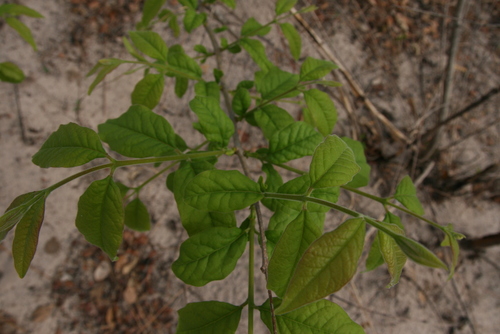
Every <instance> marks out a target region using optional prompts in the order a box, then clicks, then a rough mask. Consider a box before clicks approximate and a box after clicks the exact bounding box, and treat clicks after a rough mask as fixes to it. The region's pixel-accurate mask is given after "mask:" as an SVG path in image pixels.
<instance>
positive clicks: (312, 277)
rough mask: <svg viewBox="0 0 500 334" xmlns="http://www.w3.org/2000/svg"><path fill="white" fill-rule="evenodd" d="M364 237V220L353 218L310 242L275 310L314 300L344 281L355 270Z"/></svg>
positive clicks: (293, 308)
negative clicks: (281, 300)
mask: <svg viewBox="0 0 500 334" xmlns="http://www.w3.org/2000/svg"><path fill="white" fill-rule="evenodd" d="M364 238H365V221H364V219H363V218H354V219H349V220H347V221H346V222H344V223H343V224H341V225H340V226H339V227H337V229H335V230H334V231H332V232H328V233H325V234H324V235H323V236H321V237H320V238H319V239H317V240H316V241H315V242H313V243H312V244H311V246H309V248H308V249H307V250H306V251H305V253H304V255H303V256H302V258H301V259H300V261H299V263H298V264H297V268H296V270H295V272H294V274H293V276H292V278H291V280H290V284H289V285H288V288H287V290H286V293H285V296H284V297H283V302H282V303H281V305H280V307H278V308H277V309H276V314H277V315H280V314H284V313H287V312H290V311H293V310H295V309H297V308H299V307H301V306H304V305H307V304H309V303H312V302H314V301H317V300H318V299H321V298H323V297H326V296H328V295H329V294H332V293H334V292H335V291H338V290H339V289H340V288H342V287H343V286H344V285H345V284H347V282H349V281H350V280H351V278H352V277H353V276H354V274H355V273H356V268H357V265H358V260H359V257H360V256H361V253H362V251H363V243H364Z"/></svg>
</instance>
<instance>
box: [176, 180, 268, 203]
mask: <svg viewBox="0 0 500 334" xmlns="http://www.w3.org/2000/svg"><path fill="white" fill-rule="evenodd" d="M263 197H264V195H263V194H262V193H261V191H260V186H259V184H258V183H256V182H254V181H252V180H250V179H249V178H248V177H246V176H245V175H243V174H241V173H240V172H238V171H235V170H230V171H223V170H209V171H205V172H202V173H200V174H198V175H196V176H195V177H194V178H193V179H192V180H191V182H190V183H189V184H188V185H187V186H186V189H185V191H184V200H185V201H186V203H187V204H189V205H191V206H193V207H195V208H197V209H199V210H206V211H219V212H230V211H234V210H241V209H244V208H246V207H248V206H249V205H251V204H254V203H255V202H258V201H259V200H261V199H262V198H263Z"/></svg>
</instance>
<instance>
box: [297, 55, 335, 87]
mask: <svg viewBox="0 0 500 334" xmlns="http://www.w3.org/2000/svg"><path fill="white" fill-rule="evenodd" d="M336 68H338V66H337V65H335V64H334V63H332V62H330V61H327V60H320V59H315V58H311V57H307V58H306V60H305V61H304V63H302V66H301V67H300V81H311V80H317V79H321V78H322V77H324V76H325V75H327V74H328V73H330V72H331V71H332V70H334V69H336Z"/></svg>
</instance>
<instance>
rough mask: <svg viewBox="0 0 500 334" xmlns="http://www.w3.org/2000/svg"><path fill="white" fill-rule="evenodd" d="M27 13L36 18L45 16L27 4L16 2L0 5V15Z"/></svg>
mask: <svg viewBox="0 0 500 334" xmlns="http://www.w3.org/2000/svg"><path fill="white" fill-rule="evenodd" d="M5 14H8V15H26V16H29V17H34V18H43V15H42V14H40V13H39V12H37V11H36V10H34V9H31V8H29V7H26V6H22V5H16V4H12V3H9V4H3V5H0V15H5Z"/></svg>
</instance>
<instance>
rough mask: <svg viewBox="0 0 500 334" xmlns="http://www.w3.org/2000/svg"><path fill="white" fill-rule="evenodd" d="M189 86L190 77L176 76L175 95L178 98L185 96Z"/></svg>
mask: <svg viewBox="0 0 500 334" xmlns="http://www.w3.org/2000/svg"><path fill="white" fill-rule="evenodd" d="M188 86H189V79H187V78H184V77H176V78H175V88H174V91H175V95H176V96H177V97H178V98H181V97H183V96H184V94H186V92H187V89H188Z"/></svg>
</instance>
